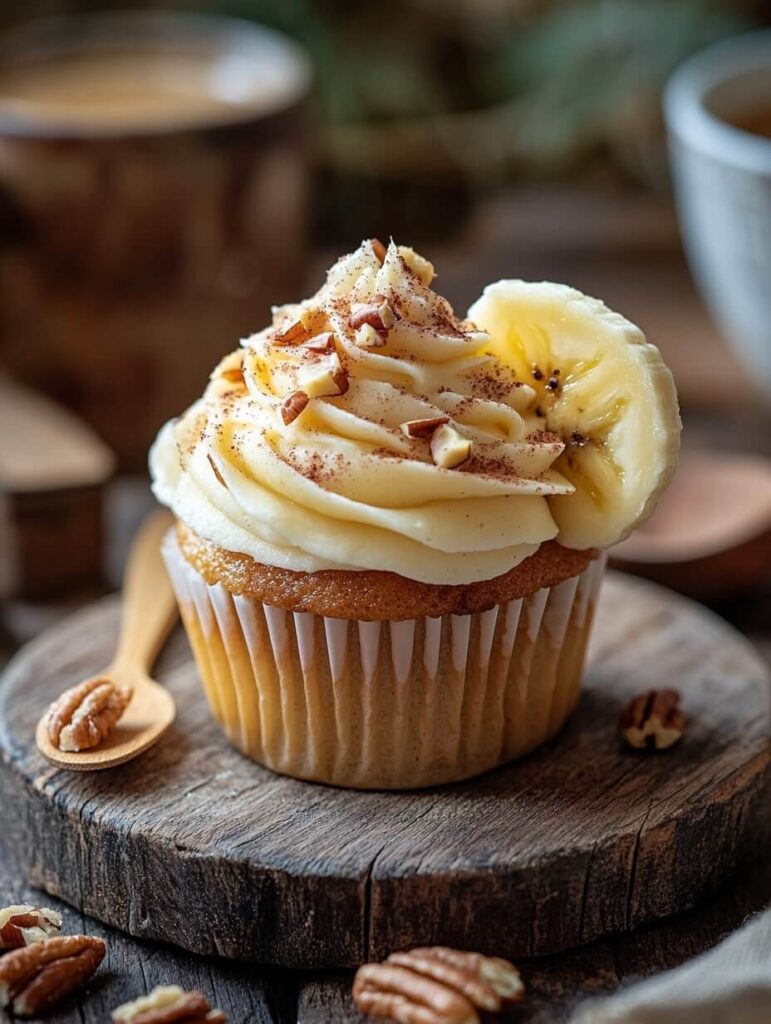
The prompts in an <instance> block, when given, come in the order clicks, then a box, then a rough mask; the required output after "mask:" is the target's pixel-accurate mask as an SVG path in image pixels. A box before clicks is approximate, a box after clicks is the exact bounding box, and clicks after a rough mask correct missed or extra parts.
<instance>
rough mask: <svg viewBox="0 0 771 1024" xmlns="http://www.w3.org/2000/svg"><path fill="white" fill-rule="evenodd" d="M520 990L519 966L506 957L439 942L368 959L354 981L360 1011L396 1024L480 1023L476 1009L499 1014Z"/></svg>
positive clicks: (518, 994) (521, 987)
mask: <svg viewBox="0 0 771 1024" xmlns="http://www.w3.org/2000/svg"><path fill="white" fill-rule="evenodd" d="M523 992H524V987H523V985H522V981H521V979H520V976H519V971H518V970H517V969H516V967H514V965H513V964H510V963H509V962H508V961H507V960H500V959H499V958H498V957H486V956H482V955H481V953H465V952H461V951H460V950H455V949H446V948H444V947H442V946H435V947H430V948H425V949H413V950H410V951H409V952H406V953H393V954H392V955H391V956H389V958H388V960H387V961H386V962H385V963H384V964H366V965H365V966H364V967H362V968H360V969H359V971H358V972H357V974H356V978H355V980H354V984H353V999H354V1002H355V1003H356V1006H357V1007H358V1009H359V1010H361V1011H362V1013H366V1014H369V1015H371V1016H374V1017H380V1018H383V1019H385V1020H391V1021H395V1022H397V1024H479V1013H478V1012H477V1011H478V1010H482V1011H484V1012H489V1013H497V1012H499V1011H500V1010H501V1009H503V1008H504V1007H505V1006H508V1005H511V1004H512V1003H515V1002H518V1001H519V1000H520V999H521V998H522V995H523Z"/></svg>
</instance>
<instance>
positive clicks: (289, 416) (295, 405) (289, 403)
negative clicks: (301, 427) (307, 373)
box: [279, 391, 310, 426]
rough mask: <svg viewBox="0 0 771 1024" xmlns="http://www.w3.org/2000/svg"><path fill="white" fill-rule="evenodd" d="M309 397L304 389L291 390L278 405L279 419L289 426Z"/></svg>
mask: <svg viewBox="0 0 771 1024" xmlns="http://www.w3.org/2000/svg"><path fill="white" fill-rule="evenodd" d="M309 401H310V399H309V398H308V396H307V395H306V393H305V392H304V391H293V392H292V393H291V394H289V395H287V396H286V398H285V399H284V400H283V402H282V403H281V405H280V407H279V408H280V410H281V419H282V420H283V421H284V423H286V425H287V426H289V424H290V423H294V421H295V420H296V419H297V417H298V416H299V415H300V413H301V412H302V411H303V409H304V408H305V407H306V405H307V404H308V402H309Z"/></svg>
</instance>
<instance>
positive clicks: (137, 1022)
mask: <svg viewBox="0 0 771 1024" xmlns="http://www.w3.org/2000/svg"><path fill="white" fill-rule="evenodd" d="M112 1019H113V1021H114V1024H225V1022H226V1021H227V1017H226V1016H225V1014H224V1013H223V1012H222V1010H212V1008H211V1007H210V1005H209V1003H208V1001H207V999H206V997H205V996H204V995H203V994H202V993H201V992H185V991H184V989H182V988H180V987H179V985H158V986H157V987H156V988H154V989H153V990H152V992H151V993H150V994H149V995H147V996H142V997H141V998H140V999H134V1000H133V1001H132V1002H130V1003H124V1004H123V1005H122V1006H119V1007H117V1009H115V1010H113V1011H112Z"/></svg>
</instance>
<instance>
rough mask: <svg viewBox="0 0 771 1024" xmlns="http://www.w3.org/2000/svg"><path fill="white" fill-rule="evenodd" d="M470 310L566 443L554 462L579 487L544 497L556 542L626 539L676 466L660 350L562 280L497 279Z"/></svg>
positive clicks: (675, 434)
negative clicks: (555, 528)
mask: <svg viewBox="0 0 771 1024" xmlns="http://www.w3.org/2000/svg"><path fill="white" fill-rule="evenodd" d="M468 316H469V319H470V320H472V321H473V322H474V323H475V324H476V325H477V326H478V327H479V328H481V329H482V330H485V331H487V332H488V333H489V334H490V335H491V338H492V342H491V346H490V347H491V350H492V351H493V352H494V353H495V354H496V355H497V356H498V357H499V358H500V359H501V360H502V361H503V362H505V363H507V364H508V365H510V366H512V367H513V368H514V371H515V372H516V374H517V377H518V379H519V380H522V381H526V382H527V383H528V384H529V385H530V386H531V387H532V388H533V389H534V390H535V397H534V398H533V400H532V406H531V408H532V411H534V412H535V413H536V414H537V415H538V416H541V417H543V420H544V425H545V427H546V429H547V430H549V431H553V432H554V433H555V434H559V436H560V437H561V438H562V440H563V441H564V443H565V451H564V452H563V453H562V455H561V456H560V457H559V459H558V460H557V462H556V463H555V465H554V468H555V469H557V470H559V472H560V473H562V474H563V475H564V476H566V477H567V478H568V480H570V482H571V483H572V484H573V485H574V486H575V488H576V490H575V493H574V494H569V495H559V496H553V497H549V498H548V499H547V500H548V502H549V505H550V508H551V511H552V515H553V516H554V519H555V521H556V523H557V525H558V526H559V530H560V532H559V536H558V537H557V540H558V541H559V542H560V543H561V544H563V545H564V546H565V547H569V548H579V549H583V548H592V547H600V548H605V547H610V545H612V544H616V543H618V541H621V540H623V539H624V538H625V537H626V536H627V535H628V534H629V533H631V531H632V530H633V529H634V528H635V527H637V526H639V525H640V524H641V523H643V522H644V521H645V520H646V519H647V518H648V516H649V515H650V514H651V512H653V509H654V507H655V505H656V501H657V499H658V497H659V495H660V494H661V492H662V491H663V490H664V488H665V487H666V486H667V484H668V483H669V481H670V480H671V478H672V474H673V473H674V471H675V467H676V465H677V452H678V449H679V446H680V429H681V425H680V415H679V412H678V405H677V393H676V391H675V385H674V381H673V380H672V374H671V373H670V372H669V370H668V369H667V367H666V366H665V365H664V362H663V360H662V358H661V354H660V353H659V350H658V349H657V348H656V347H655V345H651V344H650V343H649V342H647V341H646V339H645V335H644V334H643V333H642V331H641V330H640V329H639V328H637V327H635V326H634V324H631V323H629V321H628V320H625V319H624V318H623V317H622V316H619V314H618V313H614V312H612V311H611V310H610V309H608V308H607V306H605V305H604V304H603V303H602V302H599V301H598V300H597V299H592V298H589V297H588V296H586V295H583V294H582V293H581V292H579V291H576V290H575V289H574V288H568V287H567V286H566V285H560V284H551V283H549V282H541V283H538V284H535V283H532V284H531V283H529V282H526V281H498V282H497V283H496V284H492V285H488V287H487V288H486V289H485V291H484V293H483V295H482V297H481V298H480V299H478V300H477V301H476V302H475V303H474V305H473V306H472V307H471V309H470V310H469V313H468Z"/></svg>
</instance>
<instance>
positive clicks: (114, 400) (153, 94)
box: [0, 13, 310, 468]
mask: <svg viewBox="0 0 771 1024" xmlns="http://www.w3.org/2000/svg"><path fill="white" fill-rule="evenodd" d="M309 83H310V71H309V63H308V60H307V59H306V57H305V55H304V53H303V52H302V51H301V50H300V49H299V48H298V47H297V46H296V45H295V44H294V43H293V42H291V41H290V40H288V39H286V38H284V37H283V36H281V35H280V34H278V33H275V32H272V31H270V30H268V29H264V28H261V27H258V26H256V25H253V24H251V23H247V22H240V21H237V20H230V19H226V18H215V17H206V16H197V15H193V14H176V13H174V14H173V13H157V14H153V13H133V14H98V15H81V16H71V17H61V18H51V19H45V20H42V21H38V22H31V23H29V24H27V25H26V26H24V27H22V28H19V29H17V30H15V31H13V32H12V33H11V34H9V35H7V36H6V37H4V38H2V39H0V221H1V222H2V223H1V225H0V362H2V364H3V365H4V366H5V368H6V369H7V370H9V371H10V372H11V373H12V374H14V375H15V376H17V377H18V378H20V379H22V380H23V381H24V382H26V383H28V384H32V385H35V386H37V387H38V388H41V389H42V390H44V391H47V392H49V393H51V394H53V396H54V397H56V398H58V399H60V400H62V401H64V402H65V403H66V404H69V405H70V406H72V407H74V408H75V409H76V410H77V411H79V412H80V413H81V414H83V415H84V416H85V417H86V418H87V419H88V420H89V421H90V422H91V423H92V424H93V425H94V426H95V427H96V429H97V430H98V431H99V433H100V434H101V435H102V436H103V438H104V439H105V440H107V441H108V442H109V443H110V444H111V446H112V447H113V448H114V449H115V450H116V451H117V453H118V455H119V456H120V459H121V463H122V465H123V466H124V468H139V467H141V466H143V465H144V459H145V452H146V448H147V444H148V443H149V441H150V440H151V438H152V436H153V434H154V432H155V430H156V429H157V427H158V425H159V424H160V423H161V422H162V421H163V420H164V419H165V418H166V417H167V416H169V415H172V414H173V413H174V412H175V411H178V410H179V409H180V408H182V407H184V405H185V403H186V402H188V401H191V400H193V398H194V397H195V396H197V395H198V394H199V393H200V390H201V383H202V381H205V379H206V375H207V374H208V372H209V370H210V368H211V366H212V365H213V363H215V362H216V361H217V358H218V357H219V355H221V353H222V352H223V351H225V350H227V348H228V346H229V345H230V346H232V347H233V348H235V347H236V345H237V344H238V341H239V339H240V338H241V337H243V336H244V335H246V334H248V333H251V332H252V331H253V330H255V329H256V328H257V327H259V325H260V324H261V323H263V322H265V321H266V320H267V317H268V315H269V304H270V302H271V301H277V300H280V299H281V298H282V297H286V298H287V299H289V298H290V297H291V296H293V295H295V294H297V291H298V289H299V286H300V283H301V278H302V275H303V271H304V258H305V254H306V251H307V245H306V207H307V204H306V183H307V175H306V161H305V147H304V108H305V101H306V97H307V94H308V90H309Z"/></svg>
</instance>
